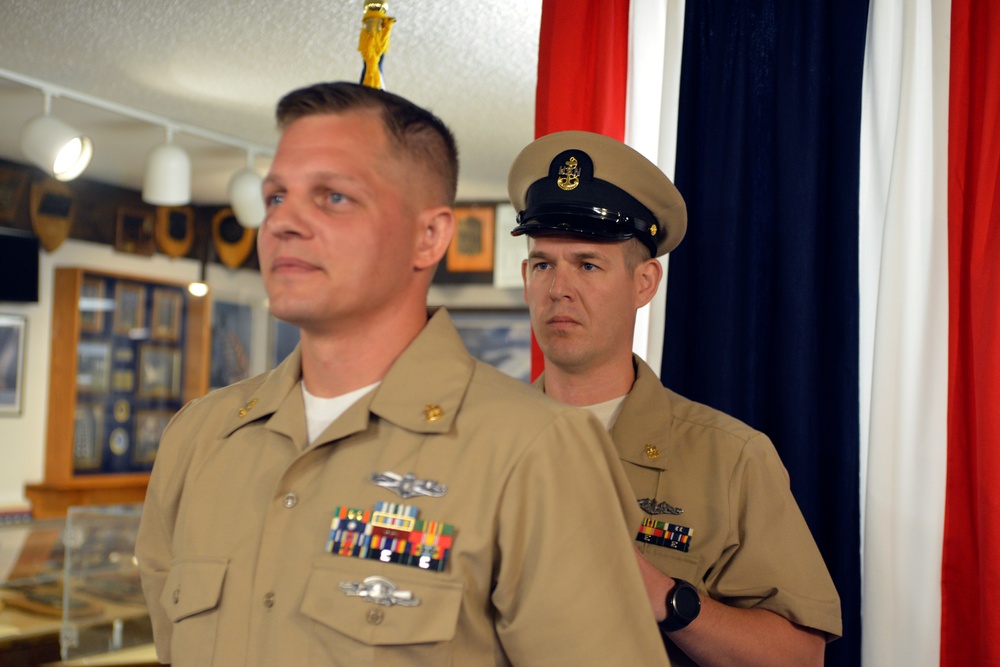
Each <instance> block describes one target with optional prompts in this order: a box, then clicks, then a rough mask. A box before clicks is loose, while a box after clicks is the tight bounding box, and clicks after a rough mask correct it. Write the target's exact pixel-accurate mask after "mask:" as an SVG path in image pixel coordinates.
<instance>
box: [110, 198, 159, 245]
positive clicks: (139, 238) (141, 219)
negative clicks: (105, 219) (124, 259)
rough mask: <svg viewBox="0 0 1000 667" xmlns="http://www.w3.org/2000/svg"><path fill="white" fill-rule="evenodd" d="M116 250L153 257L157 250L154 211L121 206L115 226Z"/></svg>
mask: <svg viewBox="0 0 1000 667" xmlns="http://www.w3.org/2000/svg"><path fill="white" fill-rule="evenodd" d="M115 250H117V251H119V252H127V253H131V254H133V255H145V256H147V257H151V256H152V255H153V253H154V252H155V251H156V241H155V236H154V220H153V212H152V211H145V210H142V209H133V208H119V209H118V220H117V224H116V226H115Z"/></svg>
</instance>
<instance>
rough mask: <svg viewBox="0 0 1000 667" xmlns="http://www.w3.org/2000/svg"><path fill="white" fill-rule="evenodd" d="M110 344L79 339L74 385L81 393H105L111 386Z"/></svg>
mask: <svg viewBox="0 0 1000 667" xmlns="http://www.w3.org/2000/svg"><path fill="white" fill-rule="evenodd" d="M110 383H111V345H110V344H109V343H105V342H103V341H88V340H81V341H80V342H78V343H77V346H76V387H77V390H78V391H79V392H81V393H86V394H94V395H96V394H106V393H108V390H109V389H110V386H111V384H110Z"/></svg>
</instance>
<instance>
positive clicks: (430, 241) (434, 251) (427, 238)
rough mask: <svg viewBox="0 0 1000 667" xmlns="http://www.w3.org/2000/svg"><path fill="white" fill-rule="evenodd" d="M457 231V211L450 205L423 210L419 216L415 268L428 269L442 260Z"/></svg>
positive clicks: (414, 256)
mask: <svg viewBox="0 0 1000 667" xmlns="http://www.w3.org/2000/svg"><path fill="white" fill-rule="evenodd" d="M454 233H455V212H454V211H452V209H451V208H450V207H448V206H438V207H435V208H429V209H426V210H425V211H423V212H422V213H421V214H420V216H419V217H418V218H417V242H416V248H415V252H414V254H413V268H415V269H418V270H419V269H427V268H430V267H433V266H434V265H435V264H437V263H438V262H440V261H441V258H442V257H444V254H445V253H446V252H448V246H449V245H450V244H451V237H452V235H453V234H454Z"/></svg>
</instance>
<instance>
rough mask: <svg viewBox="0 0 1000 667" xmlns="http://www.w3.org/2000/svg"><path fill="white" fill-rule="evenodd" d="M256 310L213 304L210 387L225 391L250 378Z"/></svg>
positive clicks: (247, 307)
mask: <svg viewBox="0 0 1000 667" xmlns="http://www.w3.org/2000/svg"><path fill="white" fill-rule="evenodd" d="M252 329H253V309H252V308H251V307H250V306H249V305H248V304H245V303H234V302H231V301H222V300H216V301H213V302H212V362H211V367H210V369H209V380H208V383H209V386H210V387H211V388H212V389H218V388H219V387H225V386H228V385H231V384H233V383H234V382H239V381H240V380H245V379H246V378H248V377H250V343H251V332H252Z"/></svg>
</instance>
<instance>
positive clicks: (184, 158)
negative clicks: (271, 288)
mask: <svg viewBox="0 0 1000 667" xmlns="http://www.w3.org/2000/svg"><path fill="white" fill-rule="evenodd" d="M0 79H4V80H8V81H13V82H16V83H19V84H21V85H24V86H28V87H31V88H34V89H36V90H38V91H39V92H41V93H42V94H43V95H44V97H45V112H44V114H43V115H41V116H38V117H37V118H34V119H32V120H30V121H28V122H27V123H25V125H24V127H23V129H22V132H21V148H22V150H23V152H24V154H25V156H26V157H27V158H28V161H29V162H31V163H32V164H35V165H37V166H38V167H40V168H41V169H44V170H45V172H46V173H48V174H51V175H52V176H54V177H55V178H57V179H59V180H64V181H68V180H70V179H73V178H76V177H77V176H79V175H80V174H81V173H82V172H83V170H84V169H86V167H87V165H88V164H89V162H90V158H91V157H92V156H93V143H92V142H91V140H90V139H89V138H88V137H85V136H83V135H81V134H80V133H79V132H77V131H76V130H74V129H73V128H71V127H70V126H68V125H66V123H64V122H62V121H60V120H58V119H56V118H54V117H52V116H51V115H50V113H49V111H50V106H51V98H53V97H59V98H63V99H70V100H73V101H74V102H78V103H81V104H86V105H88V106H91V107H94V108H96V109H102V110H104V111H107V112H109V113H112V114H116V115H119V116H124V117H126V118H132V119H134V120H138V121H141V122H143V123H149V124H151V125H155V126H159V127H163V128H166V131H167V141H166V143H165V144H163V145H160V146H158V147H156V148H155V149H153V150H152V151H151V152H150V153H149V155H148V156H147V159H146V172H145V174H144V178H143V184H142V200H143V201H144V202H146V203H148V204H152V205H154V206H186V205H187V204H189V203H190V201H191V174H192V165H191V158H190V157H189V156H188V154H187V153H186V152H185V151H184V149H183V148H181V147H180V146H175V145H173V144H172V139H173V134H174V133H176V132H183V133H184V134H186V135H190V136H194V137H198V138H200V139H205V140H208V141H211V142H214V143H217V144H221V145H223V146H231V147H234V148H239V149H241V150H244V151H247V153H248V160H247V168H246V169H244V170H241V171H240V172H238V173H237V174H234V175H233V177H232V178H231V179H230V183H229V185H230V192H229V196H230V201H232V205H233V210H234V213H235V215H236V217H237V220H238V221H239V223H240V225H241V226H243V227H247V228H250V227H258V226H260V224H261V222H263V218H264V215H263V213H262V211H263V207H264V205H263V198H262V196H261V192H260V190H261V187H260V184H261V178H260V176H258V175H257V174H254V173H253V168H252V158H251V154H255V155H273V151H272V150H270V149H269V148H268V147H266V146H261V145H256V144H252V143H248V142H247V141H245V140H243V139H240V138H237V137H233V136H230V135H226V134H221V133H219V132H213V131H211V130H207V129H205V128H202V127H197V126H195V125H188V124H186V123H181V122H179V121H177V120H174V119H171V118H167V117H165V116H159V115H156V114H153V113H149V112H147V111H142V110H139V109H135V108H132V107H127V106H123V105H121V104H117V103H115V102H110V101H108V100H104V99H101V98H99V97H93V96H91V95H87V94H84V93H80V92H77V91H74V90H70V89H67V88H62V87H60V86H57V85H56V84H53V83H51V82H48V81H42V80H39V79H35V78H32V77H29V76H25V75H23V74H19V73H17V72H11V71H10V70H6V69H3V68H0ZM66 144H70V148H68V149H67V150H66V151H65V152H62V153H61V152H60V151H61V149H63V147H64V146H66ZM57 156H58V158H57ZM237 191H239V192H241V193H244V192H245V193H250V192H251V191H252V192H253V194H252V195H251V194H240V195H237V194H236V192H237ZM255 222H256V224H255Z"/></svg>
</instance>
